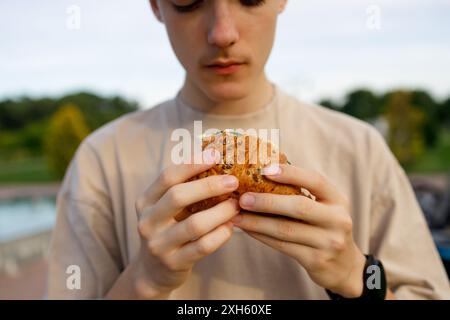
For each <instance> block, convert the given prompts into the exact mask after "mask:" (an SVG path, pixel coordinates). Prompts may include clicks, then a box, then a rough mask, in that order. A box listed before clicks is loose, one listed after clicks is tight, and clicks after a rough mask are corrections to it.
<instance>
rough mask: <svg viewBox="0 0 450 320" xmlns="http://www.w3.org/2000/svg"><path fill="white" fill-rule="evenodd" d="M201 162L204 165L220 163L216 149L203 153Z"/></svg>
mask: <svg viewBox="0 0 450 320" xmlns="http://www.w3.org/2000/svg"><path fill="white" fill-rule="evenodd" d="M203 161H204V162H205V163H206V164H213V163H219V162H220V153H219V151H217V150H216V149H208V150H205V151H204V152H203Z"/></svg>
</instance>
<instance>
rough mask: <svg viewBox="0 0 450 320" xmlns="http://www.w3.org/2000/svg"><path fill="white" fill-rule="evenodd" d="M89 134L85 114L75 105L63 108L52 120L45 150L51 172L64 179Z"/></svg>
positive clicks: (46, 136) (46, 137)
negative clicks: (67, 169)
mask: <svg viewBox="0 0 450 320" xmlns="http://www.w3.org/2000/svg"><path fill="white" fill-rule="evenodd" d="M88 134H89V128H88V126H87V124H86V121H85V120H84V117H83V114H82V113H81V112H80V110H79V109H78V107H77V106H75V105H74V104H67V105H64V106H63V107H61V108H60V109H59V110H58V111H57V112H56V113H55V114H54V115H53V116H52V118H51V119H50V125H49V128H48V132H47V133H46V135H45V142H44V146H45V148H44V150H45V155H46V157H47V161H48V165H49V168H50V170H51V171H52V172H53V174H55V176H56V177H58V178H62V177H63V176H64V173H65V171H66V168H67V167H68V165H69V163H70V160H71V159H72V157H73V155H74V154H75V151H76V150H77V148H78V146H79V145H80V143H81V141H83V139H84V138H85V137H86V136H87V135H88Z"/></svg>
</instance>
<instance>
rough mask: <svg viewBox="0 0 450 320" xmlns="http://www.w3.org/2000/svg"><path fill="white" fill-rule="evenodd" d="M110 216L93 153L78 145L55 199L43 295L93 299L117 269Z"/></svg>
mask: <svg viewBox="0 0 450 320" xmlns="http://www.w3.org/2000/svg"><path fill="white" fill-rule="evenodd" d="M114 226H115V224H114V218H113V214H112V210H111V205H110V201H109V197H108V193H107V187H106V183H105V177H104V176H103V174H102V168H101V165H100V162H99V158H98V157H97V156H96V154H95V151H94V149H93V148H92V147H90V145H89V144H88V143H87V142H84V143H83V144H82V145H81V146H80V148H79V149H78V151H77V153H76V155H75V157H74V158H73V160H72V162H71V165H70V166H69V169H68V171H67V173H66V176H65V179H64V182H63V185H62V188H61V191H60V192H59V194H58V198H57V216H56V224H55V227H54V230H53V234H52V240H51V243H50V251H49V256H48V263H49V269H48V270H49V272H48V281H47V298H49V299H99V298H102V297H104V295H105V293H106V292H107V291H108V290H109V289H110V288H111V287H112V285H113V284H114V282H115V281H116V279H117V278H118V276H119V274H120V272H121V268H122V265H121V259H120V250H119V246H118V241H117V237H116V234H115V231H114V230H115V227H114Z"/></svg>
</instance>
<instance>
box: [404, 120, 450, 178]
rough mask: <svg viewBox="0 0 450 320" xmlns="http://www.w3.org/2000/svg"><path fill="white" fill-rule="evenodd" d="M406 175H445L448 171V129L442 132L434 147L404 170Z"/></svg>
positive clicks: (449, 145) (449, 135) (449, 157)
mask: <svg viewBox="0 0 450 320" xmlns="http://www.w3.org/2000/svg"><path fill="white" fill-rule="evenodd" d="M405 170H406V171H407V172H408V173H424V174H431V173H447V172H449V171H450V129H446V130H443V131H442V134H441V135H440V138H439V141H438V143H437V144H436V146H435V147H434V148H432V149H430V150H427V151H426V152H425V154H424V155H423V156H422V157H420V158H419V159H418V160H417V161H416V163H414V164H413V165H410V166H408V167H406V168H405Z"/></svg>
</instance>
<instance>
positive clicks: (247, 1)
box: [172, 0, 266, 13]
mask: <svg viewBox="0 0 450 320" xmlns="http://www.w3.org/2000/svg"><path fill="white" fill-rule="evenodd" d="M203 2H204V0H197V1H194V2H192V3H191V4H188V5H178V4H175V3H172V6H173V8H174V9H175V11H177V12H181V13H184V12H191V11H194V10H195V9H197V8H199V7H200V6H201V5H202V3H203ZM240 2H241V4H242V5H243V6H245V7H257V6H261V5H263V4H264V3H265V2H266V1H265V0H240Z"/></svg>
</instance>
